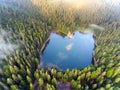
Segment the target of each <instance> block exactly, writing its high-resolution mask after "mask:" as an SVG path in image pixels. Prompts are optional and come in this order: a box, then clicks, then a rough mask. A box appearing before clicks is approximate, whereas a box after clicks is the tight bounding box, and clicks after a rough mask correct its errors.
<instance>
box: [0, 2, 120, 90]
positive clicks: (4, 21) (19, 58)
mask: <svg viewBox="0 0 120 90" xmlns="http://www.w3.org/2000/svg"><path fill="white" fill-rule="evenodd" d="M17 1H18V0H17ZM20 1H21V2H20ZM20 1H18V2H16V1H14V0H13V1H11V2H8V3H6V4H5V3H4V4H2V3H1V2H0V28H3V29H4V30H5V31H6V32H8V31H11V32H12V35H11V36H10V37H8V38H7V39H6V42H11V43H14V44H16V45H17V46H18V48H17V49H16V50H15V51H14V53H13V55H11V56H8V57H6V58H5V59H4V61H5V63H6V64H5V65H4V67H3V68H1V66H0V90H28V89H30V90H38V89H40V90H56V89H58V88H59V87H58V82H64V83H70V88H72V89H74V90H119V89H120V75H119V74H120V44H119V40H120V31H119V30H116V31H115V30H114V31H113V29H112V27H116V26H115V25H118V26H119V23H115V22H112V24H111V25H109V26H108V28H106V29H107V30H106V31H104V32H99V31H96V32H95V34H96V41H97V47H96V48H95V53H94V54H95V56H94V58H95V60H96V64H95V65H91V66H88V67H86V68H83V69H75V70H70V69H67V70H66V71H65V72H62V71H60V70H59V69H56V68H42V67H41V66H40V65H39V64H40V62H41V60H40V59H41V58H40V57H41V56H40V54H41V53H40V51H41V49H42V48H43V45H44V42H46V40H48V38H49V32H50V31H60V32H63V33H64V34H66V33H67V32H68V31H71V32H74V30H75V29H76V27H79V26H80V25H81V22H85V23H88V22H86V20H85V18H84V20H83V19H82V18H83V17H82V16H81V14H80V12H81V11H80V10H77V11H78V12H75V11H74V10H73V9H72V8H70V9H69V10H68V8H67V6H66V5H65V4H63V3H62V4H61V3H59V4H56V5H55V4H54V5H51V4H48V2H47V1H48V0H45V1H44V0H43V1H42V0H40V3H38V6H39V7H36V6H34V5H33V4H32V3H31V2H30V1H27V0H26V4H27V5H24V4H23V2H24V1H25V0H20ZM13 2H14V4H15V6H14V5H13V4H12V3H13ZM12 5H13V6H12ZM21 6H22V8H21ZM90 15H91V14H90ZM91 16H92V17H93V15H91ZM86 19H88V18H86ZM92 20H93V22H98V20H95V19H93V18H92ZM103 21H105V20H103ZM98 23H100V22H98ZM103 23H104V25H106V23H105V22H103ZM116 29H117V27H116ZM0 65H1V64H0ZM103 72H104V73H103Z"/></svg>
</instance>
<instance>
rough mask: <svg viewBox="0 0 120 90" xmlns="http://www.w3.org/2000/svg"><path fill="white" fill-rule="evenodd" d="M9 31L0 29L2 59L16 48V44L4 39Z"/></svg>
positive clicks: (0, 57)
mask: <svg viewBox="0 0 120 90" xmlns="http://www.w3.org/2000/svg"><path fill="white" fill-rule="evenodd" d="M11 33H12V32H5V31H4V30H3V29H0V59H4V58H5V57H6V56H9V55H11V54H12V53H13V52H14V51H15V49H16V48H17V45H15V44H12V43H10V42H6V39H7V38H8V37H9V36H10V35H11Z"/></svg>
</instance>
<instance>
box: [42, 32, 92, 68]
mask: <svg viewBox="0 0 120 90" xmlns="http://www.w3.org/2000/svg"><path fill="white" fill-rule="evenodd" d="M93 50H94V38H93V33H89V34H83V33H80V32H79V31H76V32H75V33H74V35H73V37H71V38H70V37H68V36H61V35H59V34H56V33H55V32H51V34H50V40H49V42H48V43H47V45H46V47H45V49H44V51H43V53H42V65H43V66H49V67H52V66H57V67H58V68H59V69H61V70H66V69H68V68H69V69H75V68H84V67H87V66H88V65H91V64H92V53H93Z"/></svg>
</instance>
